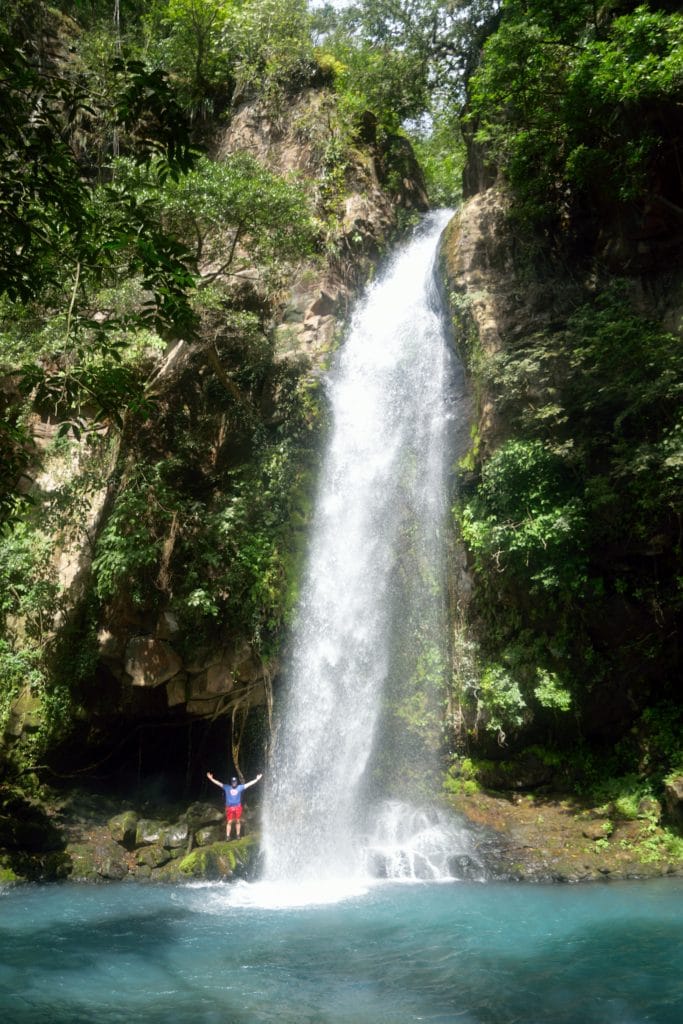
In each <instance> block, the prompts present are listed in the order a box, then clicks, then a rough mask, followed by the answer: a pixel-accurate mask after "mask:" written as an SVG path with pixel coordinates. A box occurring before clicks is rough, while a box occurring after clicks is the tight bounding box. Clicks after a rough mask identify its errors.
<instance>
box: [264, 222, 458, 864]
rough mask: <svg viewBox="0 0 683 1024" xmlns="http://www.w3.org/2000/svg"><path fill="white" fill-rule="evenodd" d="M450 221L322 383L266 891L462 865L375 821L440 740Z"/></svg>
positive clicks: (267, 833) (420, 834) (391, 273)
mask: <svg viewBox="0 0 683 1024" xmlns="http://www.w3.org/2000/svg"><path fill="white" fill-rule="evenodd" d="M449 216H450V214H449V213H448V212H443V211H442V212H439V213H436V214H432V215H431V216H430V217H429V218H428V219H427V221H426V222H425V224H423V226H422V230H421V231H420V232H419V233H418V234H417V236H416V237H415V239H414V240H413V241H412V242H411V243H410V244H409V245H408V246H406V248H405V249H403V250H402V251H400V252H399V253H398V255H397V256H396V257H395V258H394V260H393V261H392V263H391V264H390V265H389V267H388V268H387V270H386V271H385V273H384V274H383V275H382V277H381V278H380V279H378V281H377V282H376V283H375V284H374V285H373V286H372V287H371V288H370V289H369V291H368V293H367V296H366V298H365V300H364V301H363V302H362V303H361V304H360V306H359V308H358V310H357V312H356V314H355V316H354V319H353V323H352V328H351V331H350V334H349V337H348V339H347V341H346V342H345V344H344V346H343V348H342V349H341V351H340V353H339V358H338V360H337V362H336V365H335V366H334V368H333V370H332V372H331V374H330V377H329V382H328V383H329V399H330V405H331V413H332V429H331V436H330V439H329V443H328V450H327V452H326V457H325V460H324V465H323V469H322V473H321V480H320V485H319V493H318V497H317V502H316V507H315V513H314V520H313V526H312V538H311V546H310V553H309V561H308V569H307V572H306V576H305V579H304V583H303V587H302V594H301V600H300V605H299V609H298V614H297V625H296V628H295V633H294V638H293V644H292V656H291V664H290V666H289V670H288V694H287V697H286V701H285V707H284V710H283V715H282V720H281V721H280V723H279V725H278V727H277V729H276V735H275V740H274V745H273V757H272V765H271V770H270V772H269V781H268V785H267V787H266V792H265V800H264V814H263V851H264V855H265V877H266V878H267V879H268V880H271V881H288V882H291V881H293V880H296V881H301V882H306V881H317V882H323V881H325V880H327V879H340V878H341V879H345V878H349V877H353V876H354V875H359V874H361V875H362V874H363V873H364V872H367V871H368V870H369V871H374V872H375V873H377V874H380V875H383V876H387V875H388V876H392V877H405V876H406V875H410V874H411V873H412V874H418V875H419V874H420V871H421V872H422V876H423V877H424V876H425V875H426V876H427V877H440V876H441V875H448V873H449V872H448V867H447V860H448V857H447V856H446V855H445V852H444V851H446V850H448V853H449V854H450V855H451V857H452V856H453V855H454V854H457V853H458V852H460V853H462V854H463V855H467V854H468V853H469V847H468V840H467V837H466V835H465V834H464V833H462V834H460V833H459V832H458V834H457V835H456V832H457V831H458V830H457V829H456V828H455V826H454V824H453V823H452V822H446V821H445V819H443V818H439V817H435V816H434V815H432V817H431V820H430V821H429V822H427V821H426V820H425V819H424V816H423V817H422V818H420V819H419V821H418V820H417V819H416V818H415V816H414V811H413V809H412V808H411V807H410V805H409V804H408V805H406V804H405V803H401V804H397V803H396V800H395V799H394V800H393V801H392V802H389V803H387V802H386V801H385V802H384V803H382V798H386V797H387V796H392V797H394V798H396V797H397V796H400V798H401V800H402V801H404V800H405V799H406V798H408V799H410V797H411V796H415V779H416V778H419V775H420V773H421V772H422V771H423V770H424V765H422V764H415V763H414V755H415V752H416V751H417V750H418V749H419V747H420V744H419V743H417V745H416V744H415V743H413V742H412V740H411V737H413V736H417V735H418V734H420V733H422V734H425V733H426V734H429V730H430V722H431V728H432V731H434V730H436V731H438V727H439V726H438V719H439V717H440V715H439V711H438V706H439V700H442V697H441V696H440V695H442V693H443V673H444V668H445V656H444V650H443V646H444V637H445V632H446V631H445V628H444V627H445V619H444V615H445V601H444V591H445V584H444V575H445V573H444V563H445V544H444V540H443V532H444V531H443V525H444V517H445V514H446V504H447V503H446V493H447V488H446V472H447V465H446V461H447V459H448V458H449V454H452V453H450V452H449V449H450V444H449V431H451V430H452V429H453V422H452V420H453V403H452V396H453V389H454V377H453V366H452V363H451V358H450V353H449V347H448V344H447V341H446V338H445V336H444V331H443V326H442V320H441V317H440V315H439V310H438V302H437V296H436V289H435V286H434V284H433V266H434V258H435V254H436V251H437V244H438V239H439V237H440V234H441V231H442V230H443V227H444V226H445V224H446V223H447V221H448V219H449ZM418 722H419V727H418V724H416V723H418ZM428 745H429V744H428V743H427V746H428ZM423 753H424V752H423V751H422V750H420V752H419V755H418V756H419V757H423ZM396 772H398V773H400V778H399V779H398V780H397V779H396V777H395V773H396ZM392 773H393V777H392ZM397 807H400V808H401V809H400V811H399V812H398V814H397V811H396V809H397ZM397 818H400V823H401V824H400V827H398V826H397V825H396V819H397ZM391 822H394V823H393V824H391ZM411 823H412V824H411ZM439 836H440V837H441V838H440V840H439ZM439 842H441V844H442V847H443V849H442V850H441V851H439V850H437V849H436V847H437V846H438V845H439ZM416 843H417V847H419V849H418V848H416V845H415V844H416ZM425 849H426V852H425ZM416 864H419V865H420V870H418V871H417V872H416V871H415V865H416ZM378 865H379V866H378ZM411 865H412V867H411Z"/></svg>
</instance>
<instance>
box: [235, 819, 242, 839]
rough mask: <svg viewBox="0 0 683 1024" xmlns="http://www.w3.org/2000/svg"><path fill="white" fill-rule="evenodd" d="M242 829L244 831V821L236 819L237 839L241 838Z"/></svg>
mask: <svg viewBox="0 0 683 1024" xmlns="http://www.w3.org/2000/svg"><path fill="white" fill-rule="evenodd" d="M241 831H242V822H241V821H236V822H235V832H236V835H235V839H239V837H240V832H241Z"/></svg>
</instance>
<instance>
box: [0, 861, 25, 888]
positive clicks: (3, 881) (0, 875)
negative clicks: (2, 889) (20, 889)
mask: <svg viewBox="0 0 683 1024" xmlns="http://www.w3.org/2000/svg"><path fill="white" fill-rule="evenodd" d="M26 881H28V879H27V878H26V877H25V876H23V875H18V874H17V872H16V871H15V870H14V867H12V865H11V863H10V862H9V861H8V860H6V859H5V858H4V857H3V858H2V860H0V885H11V884H12V883H13V882H26Z"/></svg>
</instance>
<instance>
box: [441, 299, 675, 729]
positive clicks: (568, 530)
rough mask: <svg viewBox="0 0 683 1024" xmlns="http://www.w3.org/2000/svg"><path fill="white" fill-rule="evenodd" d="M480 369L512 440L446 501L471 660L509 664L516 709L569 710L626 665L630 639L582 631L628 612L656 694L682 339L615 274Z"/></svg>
mask: <svg viewBox="0 0 683 1024" xmlns="http://www.w3.org/2000/svg"><path fill="white" fill-rule="evenodd" d="M478 371H479V373H481V374H482V375H485V377H484V379H485V381H486V387H487V388H488V389H491V391H492V392H493V394H494V395H495V396H496V400H497V407H498V410H499V415H500V416H501V417H502V419H503V421H504V422H505V423H506V425H507V429H508V430H509V431H510V432H511V433H512V434H513V436H515V439H514V440H509V441H506V442H504V443H503V444H502V445H501V446H500V447H499V448H498V449H496V450H495V451H494V452H493V454H492V455H491V456H490V457H489V458H488V459H487V460H486V461H485V462H484V463H483V465H482V466H481V471H480V476H479V479H478V480H477V482H476V483H475V484H474V485H472V486H471V487H470V488H469V489H468V488H466V489H465V491H464V492H463V495H462V497H461V500H460V503H459V505H458V507H457V508H456V518H457V520H458V524H459V526H460V529H461V532H462V536H463V539H464V540H465V543H466V544H467V546H468V548H469V550H470V552H471V555H472V559H473V565H474V568H475V571H476V573H477V575H478V594H477V597H476V615H477V617H478V620H479V623H480V627H479V638H480V642H481V645H482V651H481V652H480V654H479V658H480V660H482V661H483V662H484V663H485V662H486V661H487V659H492V660H494V661H495V662H497V663H502V664H504V665H506V666H509V667H510V668H512V669H514V679H515V680H516V682H517V684H518V686H519V689H520V692H521V694H522V697H523V699H524V701H525V702H526V704H527V705H528V706H529V707H532V708H533V707H535V708H539V706H540V708H543V709H546V710H548V711H553V712H557V711H567V710H568V709H569V708H570V705H571V707H572V708H573V709H574V710H575V711H577V712H578V713H580V712H581V708H582V707H585V706H586V703H587V702H588V701H590V700H592V699H593V697H592V696H591V694H592V692H594V691H596V688H597V687H599V686H602V685H604V684H605V682H606V681H607V680H610V679H615V678H618V676H619V675H620V674H621V673H622V672H624V671H628V665H629V662H630V658H631V657H632V655H630V654H629V650H630V645H631V643H632V641H633V638H632V637H631V636H629V635H628V633H620V632H618V631H615V634H614V637H613V639H612V640H611V643H610V646H609V649H608V650H605V648H604V642H599V641H598V642H595V641H594V640H593V639H592V635H593V634H594V633H598V634H600V632H601V627H600V626H599V625H598V624H599V623H602V622H608V621H609V620H610V618H613V617H614V615H615V611H616V615H617V616H619V615H623V616H627V615H628V616H633V615H638V616H639V622H640V630H641V633H640V636H639V639H638V651H639V654H638V657H644V658H645V659H646V660H648V659H653V660H654V659H660V658H661V659H662V660H661V666H662V667H661V670H660V673H659V688H660V693H666V691H667V687H668V686H673V685H674V684H673V680H674V677H675V667H674V661H675V659H674V661H668V660H667V658H670V655H667V653H666V648H665V647H664V646H663V643H662V629H663V628H666V627H665V625H664V623H665V622H666V621H671V622H673V621H675V616H676V615H677V614H679V612H680V609H681V596H682V595H681V590H680V587H679V584H678V576H679V575H680V569H679V568H677V566H678V565H679V560H680V550H679V546H678V545H679V528H678V518H677V506H678V503H679V501H680V494H681V493H682V492H683V476H682V473H683V468H682V467H683V448H682V446H681V441H682V440H683V432H682V431H681V408H682V406H681V392H682V388H683V351H682V350H681V344H680V340H679V339H677V338H676V337H674V336H672V335H670V334H668V333H667V332H665V331H663V330H662V329H661V328H660V327H659V326H658V325H657V324H655V323H653V322H651V321H648V320H645V319H643V318H642V316H639V315H638V314H637V313H636V312H635V311H633V310H632V309H631V307H630V303H629V298H628V294H627V292H626V291H625V290H624V288H623V287H621V286H619V284H618V283H617V284H615V286H614V287H613V288H612V289H611V290H609V291H606V292H603V293H602V294H601V295H600V296H599V297H598V298H597V299H596V300H595V301H592V302H588V303H586V304H584V305H583V306H581V307H579V308H578V309H577V310H576V311H575V313H574V314H573V315H572V316H571V317H570V318H569V319H568V321H567V323H566V325H565V326H564V328H562V329H556V330H555V331H554V332H548V333H546V334H543V335H538V336H535V337H533V338H529V339H527V340H526V341H525V342H523V343H518V344H517V345H516V346H515V347H514V348H511V349H509V350H507V351H505V352H504V353H503V354H502V355H500V356H498V357H496V358H494V359H492V360H491V359H490V360H489V361H488V363H482V364H480V365H479V367H478ZM653 555H656V556H657V557H656V562H655V560H654V559H653ZM622 609H623V610H622ZM636 609H637V611H636ZM664 609H666V611H665V612H664V611H663V610H664ZM596 692H597V691H596ZM479 700H480V702H481V701H482V700H483V697H482V695H481V694H480V695H479ZM493 700H494V703H495V700H496V698H495V694H494V696H493ZM470 703H471V702H470ZM483 703H484V705H485V704H486V701H485V700H484V701H483ZM510 721H511V722H512V723H513V724H514V723H515V714H514V708H513V715H512V717H511V719H510Z"/></svg>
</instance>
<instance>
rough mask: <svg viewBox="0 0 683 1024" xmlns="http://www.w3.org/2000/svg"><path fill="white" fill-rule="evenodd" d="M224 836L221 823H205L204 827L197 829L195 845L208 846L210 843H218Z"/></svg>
mask: <svg viewBox="0 0 683 1024" xmlns="http://www.w3.org/2000/svg"><path fill="white" fill-rule="evenodd" d="M224 837H225V828H224V827H223V825H207V826H206V828H200V829H197V831H196V832H195V834H194V841H195V843H196V845H197V846H210V845H211V844H212V843H220V842H221V840H222V839H223V838H224Z"/></svg>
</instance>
